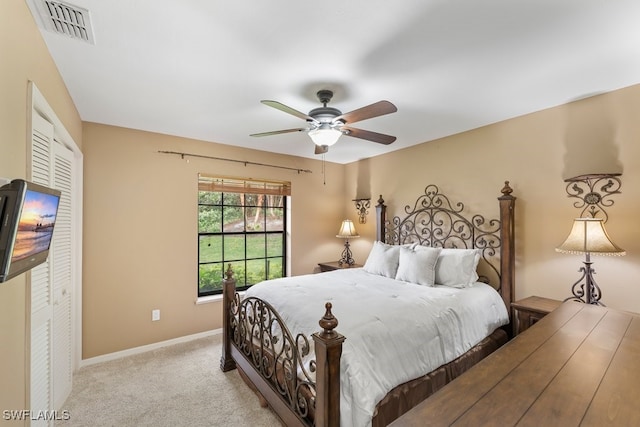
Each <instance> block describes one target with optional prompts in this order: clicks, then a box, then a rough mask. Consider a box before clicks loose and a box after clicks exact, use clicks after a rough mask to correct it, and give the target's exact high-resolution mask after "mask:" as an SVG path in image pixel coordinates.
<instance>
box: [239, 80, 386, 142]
mask: <svg viewBox="0 0 640 427" xmlns="http://www.w3.org/2000/svg"><path fill="white" fill-rule="evenodd" d="M316 95H317V96H318V99H319V100H320V102H321V103H322V104H323V105H322V107H318V108H314V109H313V110H311V111H309V114H305V113H302V112H300V111H298V110H295V109H293V108H291V107H288V106H286V105H284V104H281V103H280V102H277V101H269V100H263V101H260V102H262V103H263V104H265V105H268V106H269V107H273V108H275V109H278V110H280V111H284V112H285V113H289V114H292V115H294V116H296V117H298V118H301V119H304V120H306V121H307V126H306V127H302V128H295V129H284V130H276V131H271V132H262V133H254V134H251V136H269V135H277V134H281V133H289V132H307V133H308V134H309V137H310V138H311V140H312V141H313V142H314V144H315V145H316V149H315V154H323V153H326V152H327V151H329V147H330V146H331V145H333V144H335V143H336V142H337V141H338V138H340V135H347V136H352V137H354V138H360V139H366V140H367V141H372V142H377V143H378V144H385V145H388V144H391V143H392V142H393V141H395V140H396V137H395V136H390V135H385V134H382V133H377V132H372V131H368V130H362V129H357V128H353V127H351V126H347V125H350V124H351V123H355V122H359V121H361V120H367V119H371V118H373V117H378V116H383V115H385V114H390V113H395V112H396V111H398V109H397V108H396V106H395V105H393V104H392V103H390V102H389V101H378V102H376V103H373V104H371V105H367V106H366V107H362V108H358V109H357V110H353V111H350V112H348V113H342V111H340V110H338V109H337V108H333V107H327V104H328V103H329V101H331V98H332V97H333V91H331V90H327V89H322V90H319V91H318V92H317V94H316Z"/></svg>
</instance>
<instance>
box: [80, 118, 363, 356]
mask: <svg viewBox="0 0 640 427" xmlns="http://www.w3.org/2000/svg"><path fill="white" fill-rule="evenodd" d="M83 138H84V141H85V143H84V156H85V157H84V158H85V175H84V179H85V181H84V190H85V191H84V266H83V272H84V277H83V286H84V292H83V358H90V357H94V356H98V355H102V354H106V353H111V352H115V351H120V350H124V349H128V348H132V347H137V346H141V345H145V344H150V343H155V342H158V341H164V340H168V339H172V338H176V337H181V336H185V335H190V334H195V333H198V332H203V331H208V330H211V329H216V328H220V327H221V324H222V315H221V304H220V303H219V302H217V303H209V304H202V305H196V304H195V300H196V295H197V281H198V273H197V268H198V265H197V254H198V247H197V244H198V240H197V233H198V229H197V215H198V214H197V202H198V199H197V180H198V173H200V172H202V173H208V174H219V175H222V176H235V177H247V178H261V179H275V180H286V181H291V183H292V204H291V211H292V230H291V235H292V241H291V251H292V253H293V262H292V266H291V267H292V273H293V274H294V275H298V274H304V273H311V272H313V269H314V267H315V266H316V264H317V263H318V262H322V261H331V260H335V259H338V258H339V255H340V251H341V246H340V245H341V244H342V242H341V241H339V239H336V238H335V235H336V233H337V231H338V228H339V226H340V221H341V220H342V219H343V218H342V216H343V209H344V206H343V195H344V167H343V166H341V165H336V164H330V163H327V164H326V176H324V177H323V175H322V173H321V171H322V163H321V162H320V161H317V160H309V159H302V158H297V157H291V156H282V155H276V154H271V153H266V152H260V151H256V150H247V149H240V148H235V147H230V146H226V145H218V144H212V143H206V142H201V141H194V140H189V139H184V138H177V137H173V136H167V135H159V134H153V133H148V132H142V131H135V130H131V129H124V128H118V127H113V126H105V125H99V124H94V123H85V124H84V137H83ZM309 146H310V149H311V148H312V145H311V143H310V142H309ZM158 151H178V152H186V153H192V154H198V155H204V156H212V157H223V158H230V159H236V160H247V161H254V162H260V163H268V164H275V165H281V166H287V167H293V168H300V169H310V170H312V173H300V174H298V173H297V172H295V171H290V170H283V169H276V168H268V167H263V166H254V165H247V166H244V165H243V164H238V163H233V162H224V161H219V160H210V159H203V158H193V157H187V158H185V159H184V160H183V159H181V158H180V157H179V156H175V155H167V154H160V153H158ZM187 160H188V161H187ZM325 180H326V185H325V184H324V182H325ZM348 214H349V215H351V218H352V219H356V213H355V210H353V211H351V212H349V213H348ZM153 309H160V321H157V322H152V321H151V310H153ZM318 312H319V313H320V314H319V317H320V316H321V314H322V313H321V312H322V307H319V308H318Z"/></svg>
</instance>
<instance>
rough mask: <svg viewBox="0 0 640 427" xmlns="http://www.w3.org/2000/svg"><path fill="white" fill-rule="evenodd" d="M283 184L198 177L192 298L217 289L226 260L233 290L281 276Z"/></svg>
mask: <svg viewBox="0 0 640 427" xmlns="http://www.w3.org/2000/svg"><path fill="white" fill-rule="evenodd" d="M290 189H291V185H290V184H289V183H288V182H267V181H258V180H249V179H236V178H219V177H211V176H206V175H202V174H201V175H200V176H199V179H198V296H199V297H202V296H207V295H215V294H220V293H222V279H223V277H224V272H225V270H226V269H227V265H228V264H231V268H232V269H233V271H234V274H235V278H236V280H237V285H236V286H237V289H239V290H242V289H247V288H248V287H249V286H251V285H254V284H256V283H258V282H260V281H262V280H266V279H275V278H279V277H284V276H285V273H286V271H287V269H286V257H285V255H286V241H287V240H286V224H287V217H286V215H287V197H288V196H289V195H290V194H291V190H290Z"/></svg>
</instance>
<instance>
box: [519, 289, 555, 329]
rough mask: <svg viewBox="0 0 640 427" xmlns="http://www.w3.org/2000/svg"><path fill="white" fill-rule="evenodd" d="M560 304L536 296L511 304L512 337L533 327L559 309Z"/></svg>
mask: <svg viewBox="0 0 640 427" xmlns="http://www.w3.org/2000/svg"><path fill="white" fill-rule="evenodd" d="M560 304H562V301H558V300H555V299H549V298H543V297H536V296H533V297H527V298H525V299H521V300H519V301H516V302H512V303H511V308H513V310H514V316H513V317H514V319H513V322H514V328H513V334H514V336H515V335H518V334H520V333H522V332H524V331H526V330H527V329H529V327H531V326H533V324H534V323H536V322H537V321H538V320H540V319H542V318H543V317H544V316H546V315H547V314H549V313H551V312H552V311H553V310H555V309H556V308H558V307H560Z"/></svg>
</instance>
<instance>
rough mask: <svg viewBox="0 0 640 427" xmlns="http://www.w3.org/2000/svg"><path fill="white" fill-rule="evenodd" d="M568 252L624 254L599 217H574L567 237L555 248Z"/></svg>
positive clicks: (558, 250)
mask: <svg viewBox="0 0 640 427" xmlns="http://www.w3.org/2000/svg"><path fill="white" fill-rule="evenodd" d="M556 251H557V252H562V253H570V254H584V253H587V254H589V253H592V254H601V255H625V253H626V252H625V251H624V249H620V248H619V247H618V246H616V245H615V244H614V243H613V242H612V241H611V238H610V237H609V235H608V234H607V230H605V228H604V223H603V221H602V219H601V218H576V219H574V220H573V227H572V228H571V232H570V233H569V236H568V237H567V239H566V240H565V241H564V243H562V244H561V245H560V246H558V247H557V248H556Z"/></svg>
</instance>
